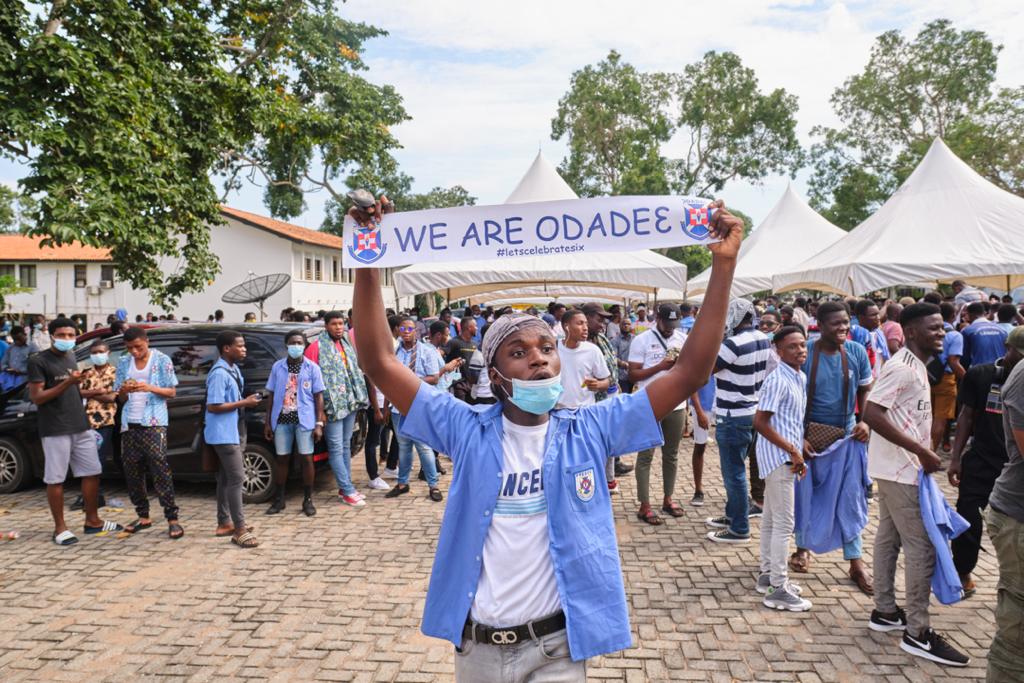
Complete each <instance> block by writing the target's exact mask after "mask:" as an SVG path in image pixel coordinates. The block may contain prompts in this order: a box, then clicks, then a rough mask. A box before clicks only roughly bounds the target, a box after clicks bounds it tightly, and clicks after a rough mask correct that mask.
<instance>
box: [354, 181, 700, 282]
mask: <svg viewBox="0 0 1024 683" xmlns="http://www.w3.org/2000/svg"><path fill="white" fill-rule="evenodd" d="M709 203H710V202H709V200H707V199H700V198H697V197H654V196H652V197H596V198H593V199H567V200H561V201H554V202H531V203H527V204H502V205H497V206H459V207H455V208H451V209H430V210H428V211H408V212H404V213H392V214H388V215H386V216H384V217H383V220H382V221H381V222H380V223H379V224H376V225H371V226H368V227H365V228H363V227H359V226H357V225H356V223H355V221H353V220H352V219H351V218H350V217H346V218H345V237H344V251H345V253H344V255H343V256H342V264H343V265H344V266H345V267H346V268H391V267H395V266H405V265H409V264H411V263H427V262H431V261H476V260H495V259H506V258H516V257H521V256H544V255H548V254H562V255H567V256H568V255H580V256H586V253H587V252H600V251H637V250H640V249H657V248H663V247H676V246H680V245H687V244H706V243H707V242H709V241H711V240H709V239H708V222H709V219H710V214H711V213H713V211H714V210H713V209H711V210H709V209H708V204H709Z"/></svg>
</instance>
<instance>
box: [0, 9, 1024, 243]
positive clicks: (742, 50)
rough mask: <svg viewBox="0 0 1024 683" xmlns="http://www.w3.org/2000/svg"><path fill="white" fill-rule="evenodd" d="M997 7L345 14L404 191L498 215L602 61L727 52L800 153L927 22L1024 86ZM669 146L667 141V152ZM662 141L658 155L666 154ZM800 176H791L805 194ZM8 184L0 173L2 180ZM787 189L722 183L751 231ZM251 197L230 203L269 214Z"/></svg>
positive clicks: (1008, 15)
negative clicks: (575, 89) (375, 86)
mask: <svg viewBox="0 0 1024 683" xmlns="http://www.w3.org/2000/svg"><path fill="white" fill-rule="evenodd" d="M1015 6H1017V3H1015V2H1010V1H1009V0H987V1H986V0H979V1H978V2H971V3H967V2H962V1H961V2H955V1H953V0H928V1H925V0H893V1H891V2H886V3H879V2H852V1H850V2H845V3H844V2H818V1H814V0H780V1H777V2H768V1H764V0H717V1H715V2H699V3H698V2H685V3H684V2H669V1H668V0H663V1H662V2H648V1H644V0H632V1H631V2H610V1H607V0H587V1H583V0H573V1H569V0H544V1H538V0H516V2H467V1H466V0H461V1H459V0H422V1H421V0H412V1H409V0H407V1H404V2H396V1H394V0H352V1H351V2H348V3H346V4H345V5H344V9H343V11H344V12H346V14H347V15H348V16H349V17H350V18H351V19H354V20H358V21H364V22H366V23H369V24H372V25H374V26H378V27H381V28H384V29H386V30H387V31H388V32H389V34H390V35H388V36H387V37H384V38H378V39H376V40H374V41H371V42H370V43H369V44H368V49H367V53H366V55H365V58H366V61H367V63H368V65H369V66H370V71H369V72H368V77H369V78H370V79H371V80H373V81H375V82H379V83H390V84H391V85H393V86H395V87H396V88H397V90H398V92H399V93H401V95H402V97H403V98H404V100H405V106H406V109H407V110H408V112H409V114H410V115H411V116H412V120H411V121H409V122H407V123H405V124H403V125H401V126H400V127H398V128H397V129H396V130H395V132H396V134H397V136H398V138H399V140H400V142H401V143H402V145H403V149H401V150H398V151H397V153H396V156H397V158H398V160H399V162H400V165H401V167H402V169H403V170H404V171H405V172H406V173H408V174H410V175H412V176H413V177H414V178H415V179H416V182H415V189H416V190H418V191H426V190H428V189H430V188H431V187H434V186H437V185H441V186H449V185H454V184H461V185H463V186H464V187H466V188H467V189H468V190H469V192H470V193H471V194H473V195H475V196H476V197H478V199H479V203H483V204H494V203H500V202H501V201H503V200H504V199H505V197H506V196H507V195H508V194H509V192H511V191H512V189H513V188H514V187H515V185H516V183H517V182H518V180H519V178H520V177H521V175H522V174H523V172H524V171H525V170H526V169H527V167H528V166H529V165H530V162H531V161H532V160H533V157H534V155H535V154H536V153H537V150H538V147H539V148H540V149H541V150H542V151H543V152H544V154H545V155H546V156H547V157H548V158H549V159H550V160H551V161H552V163H554V164H556V165H557V164H558V163H559V162H560V161H561V159H562V157H563V155H564V152H565V147H564V143H563V142H556V141H553V140H551V119H552V117H553V116H554V114H555V111H556V109H557V105H558V100H559V98H560V97H561V96H562V95H563V94H564V93H565V92H566V90H567V89H568V86H569V79H570V76H571V75H572V73H573V71H575V70H577V69H579V68H581V67H583V66H585V65H587V64H592V63H594V62H597V61H599V60H601V59H602V58H603V57H604V56H605V55H607V53H608V51H609V50H611V49H615V50H618V51H619V52H620V53H622V55H623V58H624V59H625V60H626V61H628V62H631V63H632V64H634V65H635V66H637V67H638V68H640V69H641V70H645V71H679V70H681V69H682V67H683V66H685V65H686V64H688V63H691V62H693V61H696V60H698V59H699V58H700V57H701V55H703V54H704V53H705V52H706V51H708V50H720V51H722V50H730V51H733V52H736V53H737V54H739V55H740V57H741V58H742V59H743V62H744V64H746V65H747V66H749V67H752V68H753V69H754V70H755V71H756V73H757V76H758V78H759V79H760V83H761V86H762V89H763V90H770V89H774V88H779V87H781V88H785V89H786V90H788V91H789V92H791V93H794V94H796V95H797V96H798V98H799V104H800V110H799V112H798V115H797V119H798V122H799V132H800V136H801V140H802V141H803V142H804V144H807V143H808V142H809V139H810V138H809V135H808V132H809V130H810V129H811V127H812V126H814V125H817V124H830V123H833V122H834V117H833V114H832V112H831V109H830V107H829V102H828V98H829V95H830V94H831V92H832V90H833V89H834V88H835V87H836V86H838V85H839V84H841V83H842V81H843V79H845V78H846V77H847V76H849V75H852V74H854V73H857V72H858V71H859V70H861V69H862V68H863V66H864V64H865V63H866V62H867V58H868V53H869V50H870V47H871V43H872V42H873V40H874V38H875V37H876V36H877V35H879V34H880V33H882V32H884V31H886V30H889V29H900V30H902V31H904V32H905V33H908V34H910V35H911V36H912V35H915V34H916V33H917V31H918V30H919V29H920V28H921V26H923V25H924V24H925V23H927V22H928V21H931V20H933V19H936V18H949V19H951V20H953V21H954V23H955V24H956V25H957V27H958V28H961V29H965V28H970V29H978V30H983V31H985V32H987V33H988V34H989V36H990V37H991V38H993V39H994V40H995V42H997V43H999V44H1002V45H1003V46H1004V49H1003V52H1002V54H1001V55H1000V59H999V65H1000V67H999V73H998V76H997V80H998V82H999V83H1000V84H1002V85H1013V86H1016V85H1019V84H1021V83H1024V12H1020V11H1019V9H1018V10H1014V9H1013V7H1015ZM673 142H675V141H673ZM673 142H670V143H669V145H668V146H667V147H666V149H665V153H666V154H667V155H669V156H671V155H672V154H673V149H672V147H673ZM806 177H807V174H806V172H803V173H801V174H798V176H797V179H796V181H795V185H796V188H797V190H798V191H799V192H800V193H801V194H803V193H804V190H805V187H806V186H805V182H806ZM16 178H17V169H16V167H13V166H10V165H6V166H0V181H7V182H10V181H12V180H14V179H16ZM787 182H789V178H788V177H774V178H769V179H768V180H767V181H766V182H765V183H764V184H763V185H761V186H751V185H749V184H745V183H739V182H737V183H734V184H732V185H730V186H727V187H726V189H725V190H724V191H723V192H722V196H723V197H724V198H725V199H726V201H727V203H729V204H731V205H734V206H737V207H739V208H741V209H743V210H744V211H746V212H747V213H749V214H751V215H752V216H753V217H754V219H755V222H756V221H759V220H760V219H762V218H763V217H764V216H765V215H766V214H767V213H768V211H769V210H770V209H771V207H772V205H773V204H774V202H775V200H776V199H777V198H778V197H779V195H780V194H781V192H782V190H783V189H784V188H785V185H786V183H787ZM260 194H261V192H260V190H259V189H258V188H247V189H245V190H243V191H241V192H240V193H237V194H235V195H233V196H231V197H230V198H229V200H228V203H229V204H231V205H233V206H236V207H238V208H243V209H247V210H251V211H255V212H259V213H266V210H265V209H264V208H263V206H262V203H261V200H260ZM322 218H323V197H322V195H314V196H311V197H310V198H309V201H308V210H307V211H306V213H305V214H304V215H303V216H301V217H299V218H297V219H295V220H294V222H295V223H298V224H300V225H305V226H307V227H311V228H315V227H317V226H319V224H320V221H321V219H322Z"/></svg>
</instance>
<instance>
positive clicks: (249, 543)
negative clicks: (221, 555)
mask: <svg viewBox="0 0 1024 683" xmlns="http://www.w3.org/2000/svg"><path fill="white" fill-rule="evenodd" d="M231 542H232V543H234V544H235V545H237V546H238V547H239V548H255V547H256V546H258V545H259V541H257V540H256V537H255V536H253V535H252V533H251V532H249V531H246V532H245V533H244V534H242V535H241V536H232V537H231Z"/></svg>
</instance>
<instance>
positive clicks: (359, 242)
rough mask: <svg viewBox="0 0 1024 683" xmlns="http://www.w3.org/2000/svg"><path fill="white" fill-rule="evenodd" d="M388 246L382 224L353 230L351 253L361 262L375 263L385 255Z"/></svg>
mask: <svg viewBox="0 0 1024 683" xmlns="http://www.w3.org/2000/svg"><path fill="white" fill-rule="evenodd" d="M387 250H388V246H387V245H386V244H384V241H383V239H382V235H381V229H380V224H379V223H378V224H376V225H372V226H370V227H367V228H359V229H356V230H353V231H352V243H351V244H350V245H349V247H348V253H349V255H350V256H351V257H352V258H354V259H355V260H356V261H358V262H359V263H374V262H376V261H379V260H380V259H381V258H383V257H384V254H385V253H386V252H387Z"/></svg>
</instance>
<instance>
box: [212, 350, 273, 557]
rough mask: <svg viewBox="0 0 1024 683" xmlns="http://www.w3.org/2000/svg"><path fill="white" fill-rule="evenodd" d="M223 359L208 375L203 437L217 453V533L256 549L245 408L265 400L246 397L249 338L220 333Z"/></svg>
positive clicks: (237, 543) (239, 544) (253, 406)
mask: <svg viewBox="0 0 1024 683" xmlns="http://www.w3.org/2000/svg"><path fill="white" fill-rule="evenodd" d="M216 343H217V351H218V352H220V359H218V360H217V362H216V363H214V364H213V367H212V368H211V369H210V373H209V374H208V375H207V376H206V425H205V427H204V428H203V438H204V439H205V440H206V443H207V444H209V445H210V446H212V447H213V450H214V451H215V452H216V453H217V459H218V460H219V461H220V465H219V467H218V468H217V530H216V531H215V532H214V534H215V535H216V536H231V542H232V543H234V544H235V545H237V546H238V547H240V548H255V547H256V546H258V545H259V542H257V540H256V537H255V536H253V534H252V532H251V531H250V530H249V528H248V527H247V526H246V525H245V512H244V511H243V509H242V484H243V483H245V463H244V457H243V451H244V449H245V437H246V429H245V410H246V408H255V407H256V406H258V405H259V404H260V402H261V401H262V400H263V397H262V395H260V394H259V393H255V394H252V395H251V396H246V397H244V398H243V397H242V392H243V389H244V387H245V380H244V379H243V378H242V371H241V370H240V369H239V367H238V364H239V363H241V362H242V361H244V360H245V338H244V337H243V336H242V335H241V334H240V333H238V332H236V331H235V330H224V331H223V332H221V333H220V334H218V335H217V342H216Z"/></svg>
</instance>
